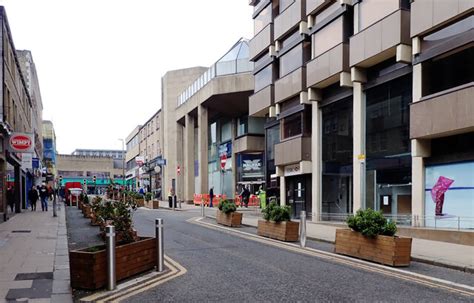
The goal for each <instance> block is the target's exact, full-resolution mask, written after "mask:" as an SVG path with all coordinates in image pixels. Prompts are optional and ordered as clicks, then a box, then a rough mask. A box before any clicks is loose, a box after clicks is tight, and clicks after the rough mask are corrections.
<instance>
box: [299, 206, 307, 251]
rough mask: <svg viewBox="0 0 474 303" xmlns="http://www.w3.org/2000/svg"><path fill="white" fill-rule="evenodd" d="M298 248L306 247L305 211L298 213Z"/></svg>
mask: <svg viewBox="0 0 474 303" xmlns="http://www.w3.org/2000/svg"><path fill="white" fill-rule="evenodd" d="M300 246H301V247H306V211H304V210H302V211H301V212H300Z"/></svg>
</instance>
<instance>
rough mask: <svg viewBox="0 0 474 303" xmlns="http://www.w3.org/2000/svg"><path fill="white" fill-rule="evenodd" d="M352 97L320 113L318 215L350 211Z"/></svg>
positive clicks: (331, 105) (326, 107)
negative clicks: (320, 149) (320, 170)
mask: <svg viewBox="0 0 474 303" xmlns="http://www.w3.org/2000/svg"><path fill="white" fill-rule="evenodd" d="M352 104H353V101H352V97H349V98H345V99H343V100H340V101H337V102H334V103H331V104H329V105H327V106H325V107H323V108H322V109H321V111H322V120H323V122H322V213H323V214H326V217H323V218H325V219H331V216H330V214H337V213H350V212H352V205H353V204H352V154H353V139H352V138H353V132H352V126H353V122H352V108H353V105H352Z"/></svg>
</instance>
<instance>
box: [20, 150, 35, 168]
mask: <svg viewBox="0 0 474 303" xmlns="http://www.w3.org/2000/svg"><path fill="white" fill-rule="evenodd" d="M21 168H22V169H33V154H32V153H23V154H22V157H21Z"/></svg>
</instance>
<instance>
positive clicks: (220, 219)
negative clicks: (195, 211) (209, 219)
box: [216, 210, 242, 227]
mask: <svg viewBox="0 0 474 303" xmlns="http://www.w3.org/2000/svg"><path fill="white" fill-rule="evenodd" d="M216 221H217V223H218V224H222V225H226V226H230V227H240V226H241V225H242V213H239V212H236V211H234V212H231V213H228V214H225V213H223V212H222V211H220V210H218V211H217V215H216Z"/></svg>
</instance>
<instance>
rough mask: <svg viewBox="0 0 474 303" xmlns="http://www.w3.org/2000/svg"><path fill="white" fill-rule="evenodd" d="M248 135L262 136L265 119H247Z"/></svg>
mask: <svg viewBox="0 0 474 303" xmlns="http://www.w3.org/2000/svg"><path fill="white" fill-rule="evenodd" d="M248 124H249V126H248V132H249V134H263V133H264V124H265V118H257V117H249V119H248Z"/></svg>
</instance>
